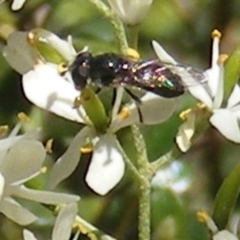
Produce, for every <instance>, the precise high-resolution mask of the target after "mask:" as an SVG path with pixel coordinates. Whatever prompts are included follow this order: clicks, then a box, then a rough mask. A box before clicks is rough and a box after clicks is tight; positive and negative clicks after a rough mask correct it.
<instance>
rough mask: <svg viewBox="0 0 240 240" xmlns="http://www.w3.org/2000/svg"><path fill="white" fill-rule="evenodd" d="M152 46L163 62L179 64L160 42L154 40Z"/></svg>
mask: <svg viewBox="0 0 240 240" xmlns="http://www.w3.org/2000/svg"><path fill="white" fill-rule="evenodd" d="M152 46H153V49H154V51H155V53H156V54H157V56H158V58H159V60H160V61H161V62H163V63H169V64H172V65H176V64H177V62H176V61H175V60H174V58H173V57H172V56H171V55H170V54H168V53H167V52H166V51H165V50H164V49H163V47H162V46H161V45H160V44H159V43H158V42H156V41H152Z"/></svg>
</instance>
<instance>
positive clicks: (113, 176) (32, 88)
mask: <svg viewBox="0 0 240 240" xmlns="http://www.w3.org/2000/svg"><path fill="white" fill-rule="evenodd" d="M34 41H41V42H42V43H45V44H48V45H49V46H51V47H52V48H53V49H54V50H56V52H58V54H60V55H61V56H62V58H63V60H64V61H65V62H71V61H72V60H73V59H74V57H75V56H76V52H75V50H74V48H73V46H72V44H71V38H70V37H69V38H68V42H66V41H63V40H61V39H59V38H58V37H57V36H56V35H54V34H52V33H50V32H47V31H45V30H39V29H38V30H35V31H32V32H30V33H23V32H15V33H13V34H12V35H11V36H10V37H9V39H8V42H7V46H6V47H5V49H4V56H5V58H6V60H7V61H8V62H9V64H10V65H11V66H12V67H13V68H14V69H15V70H16V71H18V72H19V73H21V74H23V77H22V84H23V90H24V93H25V95H26V97H27V98H28V99H29V100H30V101H31V102H32V103H34V104H35V105H36V106H38V107H40V108H43V109H46V110H47V111H50V112H53V113H55V114H57V115H59V116H61V117H64V118H66V119H68V120H71V121H76V122H78V123H84V124H85V125H86V127H84V128H83V129H81V130H80V132H79V133H78V134H77V135H76V136H75V138H74V139H73V141H72V143H71V144H70V146H69V148H68V150H67V151H66V152H65V153H64V154H63V155H62V156H61V157H60V158H59V159H58V160H57V162H56V164H55V165H54V167H53V169H52V172H51V176H50V179H49V184H48V188H49V189H52V188H54V187H55V186H56V185H57V184H58V183H59V182H61V181H62V180H63V179H65V178H66V177H68V176H69V175H70V174H71V173H72V172H73V171H74V169H75V168H76V166H77V164H78V162H79V159H80V155H81V153H80V151H79V149H80V148H81V147H84V145H85V144H86V142H88V143H89V142H91V143H92V144H93V145H94V147H93V156H92V160H91V164H90V166H89V169H88V172H87V175H86V182H87V183H88V185H89V186H90V187H91V188H92V189H93V190H94V191H95V192H97V193H98V194H101V195H104V194H106V193H107V192H109V191H110V190H111V189H112V188H113V187H114V186H115V185H116V184H117V183H118V182H119V181H120V179H121V178H122V176H123V173H124V165H125V164H124V161H123V157H122V154H121V153H120V151H119V149H118V144H117V141H116V136H115V133H116V132H117V131H118V130H120V129H122V128H124V127H127V126H130V125H132V124H138V123H140V120H139V111H138V108H137V106H136V104H135V103H129V104H127V105H126V106H125V107H124V109H127V112H128V114H127V115H128V117H123V115H124V114H121V111H120V114H119V106H120V103H121V92H122V91H123V90H122V89H121V88H119V89H118V92H119V94H118V96H117V99H116V102H115V105H114V106H113V111H112V116H111V117H110V119H111V121H110V123H109V125H108V128H107V129H106V130H105V134H100V133H99V132H97V131H96V129H95V128H94V125H93V123H92V122H91V120H90V119H89V118H88V116H87V114H86V112H85V109H84V108H83V107H82V106H79V108H73V104H74V102H75V99H76V98H77V97H78V96H79V95H80V92H79V91H77V90H76V89H75V88H74V85H73V83H72V80H71V78H70V76H69V75H68V74H66V75H65V76H62V75H61V74H60V72H59V71H58V67H59V66H58V64H56V63H53V62H48V61H47V60H46V59H44V57H43V56H40V55H39V52H37V50H36V49H35V48H34ZM19 59H21V64H19ZM141 102H142V104H141V106H140V111H141V113H142V117H143V122H144V123H145V124H156V123H160V122H163V121H165V120H166V119H168V118H169V117H170V116H171V114H172V113H173V111H174V109H175V103H176V101H175V99H164V98H161V97H159V96H157V95H155V94H152V93H147V94H145V95H144V96H143V97H142V98H141ZM125 115H126V114H125Z"/></svg>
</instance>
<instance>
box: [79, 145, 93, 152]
mask: <svg viewBox="0 0 240 240" xmlns="http://www.w3.org/2000/svg"><path fill="white" fill-rule="evenodd" d="M93 148H94V146H93V144H92V143H86V144H85V145H84V146H83V147H81V148H80V152H81V153H83V154H87V153H91V152H92V151H93Z"/></svg>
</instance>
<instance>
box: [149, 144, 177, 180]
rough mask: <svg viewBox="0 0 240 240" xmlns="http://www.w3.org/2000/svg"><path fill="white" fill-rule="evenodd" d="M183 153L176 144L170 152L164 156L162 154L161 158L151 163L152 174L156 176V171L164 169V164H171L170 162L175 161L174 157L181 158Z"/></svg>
mask: <svg viewBox="0 0 240 240" xmlns="http://www.w3.org/2000/svg"><path fill="white" fill-rule="evenodd" d="M181 154H182V153H181V152H180V151H179V150H178V149H177V147H176V146H174V147H173V148H172V149H171V151H169V152H168V153H166V154H164V155H163V156H161V157H160V158H158V159H157V160H155V161H154V162H152V163H151V176H154V175H155V173H156V172H157V171H158V170H159V169H162V168H163V167H164V166H166V165H167V164H169V163H170V162H172V161H173V159H177V158H179V156H180V155H181Z"/></svg>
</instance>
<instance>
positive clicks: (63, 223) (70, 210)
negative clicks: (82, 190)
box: [23, 203, 78, 240]
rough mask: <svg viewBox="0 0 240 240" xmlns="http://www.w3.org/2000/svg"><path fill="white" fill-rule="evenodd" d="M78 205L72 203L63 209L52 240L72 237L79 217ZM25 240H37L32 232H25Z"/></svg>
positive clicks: (57, 220) (65, 239) (66, 239)
mask: <svg viewBox="0 0 240 240" xmlns="http://www.w3.org/2000/svg"><path fill="white" fill-rule="evenodd" d="M77 210H78V209H77V204H76V203H71V204H68V205H66V206H65V207H63V208H62V209H61V210H60V212H59V213H58V216H57V218H56V221H55V225H54V228H53V232H52V238H51V240H68V239H69V238H70V235H71V230H72V225H73V222H74V219H75V217H76V215H77ZM23 238H24V240H37V238H36V237H35V236H34V234H33V233H32V232H30V231H29V230H27V229H24V231H23Z"/></svg>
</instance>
